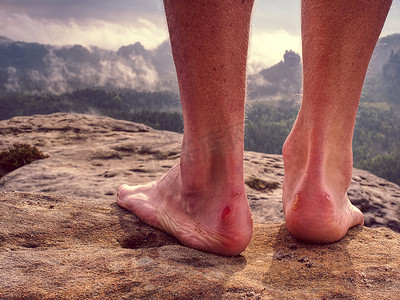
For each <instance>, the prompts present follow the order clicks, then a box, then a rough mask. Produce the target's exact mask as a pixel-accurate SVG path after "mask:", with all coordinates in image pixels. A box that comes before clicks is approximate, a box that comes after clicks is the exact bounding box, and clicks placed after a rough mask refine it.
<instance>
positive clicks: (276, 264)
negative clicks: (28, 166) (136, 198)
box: [0, 192, 400, 299]
mask: <svg viewBox="0 0 400 300" xmlns="http://www.w3.org/2000/svg"><path fill="white" fill-rule="evenodd" d="M399 248H400V234H398V233H395V232H393V231H391V230H389V229H385V228H380V229H371V228H361V227H357V228H354V229H352V230H351V231H350V232H349V234H348V235H347V236H346V237H345V238H343V239H342V240H341V241H339V242H337V243H334V244H330V245H324V246H323V245H314V244H304V243H300V242H298V241H296V240H295V239H294V238H293V237H292V236H291V235H290V234H289V232H288V231H287V229H286V227H285V225H284V223H276V222H275V223H265V224H256V225H255V233H254V237H253V239H252V241H251V243H250V245H249V247H248V248H247V249H246V251H244V252H243V253H242V255H240V256H237V257H228V258H227V257H220V256H217V255H214V254H209V253H203V252H200V251H197V250H193V249H188V248H186V247H184V246H182V245H180V243H179V242H178V241H177V240H175V239H174V238H172V237H171V236H169V235H167V234H164V233H163V232H160V231H158V230H156V229H153V228H151V227H149V226H147V225H145V224H143V223H142V222H140V221H139V220H138V219H137V218H136V217H135V216H134V215H133V214H131V213H129V212H127V211H125V210H123V209H121V208H119V207H118V206H117V205H116V204H115V201H113V199H111V198H107V197H104V198H86V197H70V196H55V195H49V194H31V193H21V192H14V193H5V192H2V193H0V298H1V299H90V298H92V299H300V298H302V299H373V298H376V297H379V298H381V299H398V295H399V293H400V253H399V251H396V250H397V249H399Z"/></svg>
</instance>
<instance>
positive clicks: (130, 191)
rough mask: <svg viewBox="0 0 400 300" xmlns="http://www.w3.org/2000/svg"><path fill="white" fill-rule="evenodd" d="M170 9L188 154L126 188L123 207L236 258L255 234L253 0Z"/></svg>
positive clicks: (212, 0)
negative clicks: (251, 197)
mask: <svg viewBox="0 0 400 300" xmlns="http://www.w3.org/2000/svg"><path fill="white" fill-rule="evenodd" d="M164 6H165V12H166V16H167V23H168V29H169V34H170V39H171V44H172V52H173V56H174V61H175V66H176V71H177V75H178V81H179V88H180V94H181V101H182V109H183V115H184V126H185V133H184V137H183V144H182V153H181V159H180V163H179V164H178V165H176V166H175V167H174V168H172V169H171V170H170V171H169V172H168V173H167V174H166V175H164V177H162V178H161V179H160V180H159V181H158V182H155V183H152V184H149V185H147V186H136V187H130V186H127V185H123V186H121V187H120V188H119V195H118V204H119V205H121V206H122V207H124V208H126V209H128V210H130V211H132V212H133V213H135V214H136V215H137V216H138V217H139V218H140V219H141V220H143V221H144V222H146V223H148V224H150V225H152V226H154V227H157V228H159V229H161V230H163V231H166V232H168V233H170V234H172V235H174V236H175V237H177V238H178V239H179V240H180V241H181V242H182V243H183V244H185V245H187V246H189V247H193V248H197V249H200V250H204V251H209V252H214V253H217V254H222V255H236V254H238V253H240V252H241V251H243V250H244V249H245V248H246V246H247V245H248V243H249V241H250V238H251V235H252V218H251V213H250V209H249V206H248V202H247V197H246V194H245V190H244V180H243V126H244V125H243V123H244V100H245V82H246V59H247V49H248V39H249V27H250V16H251V10H252V6H253V1H252V0H251V1H248V0H246V1H238V0H227V1H220V0H185V1H181V0H165V1H164Z"/></svg>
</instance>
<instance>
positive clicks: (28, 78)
mask: <svg viewBox="0 0 400 300" xmlns="http://www.w3.org/2000/svg"><path fill="white" fill-rule="evenodd" d="M398 56H400V34H393V35H390V36H386V37H383V38H381V39H380V40H379V43H378V45H377V47H376V49H375V51H374V54H373V59H372V60H371V63H370V67H369V71H368V74H367V80H366V82H367V83H368V84H369V85H370V86H372V87H373V88H374V89H379V88H380V85H381V84H376V83H370V82H371V80H374V79H376V78H381V77H382V76H385V80H386V79H387V78H388V77H390V78H391V80H389V81H388V82H389V83H390V84H392V85H393V84H395V85H396V83H398V82H399V80H398V78H399V76H398V75H395V74H398V72H399V71H398V68H399V67H398V66H399V63H398V61H399V60H398V58H397V57H398ZM396 70H397V71H396ZM396 72H397V73H396ZM393 76H394V77H393ZM92 87H102V88H110V87H112V88H128V89H135V90H139V91H143V90H147V91H169V92H175V93H178V87H177V80H176V75H175V68H174V63H173V60H172V55H171V48H170V43H169V42H168V41H165V42H164V43H162V44H161V45H160V46H159V47H157V48H156V49H153V50H147V49H146V48H144V47H143V45H142V44H140V43H135V44H131V45H126V46H122V47H120V48H119V49H118V50H117V51H111V50H105V49H101V48H98V47H88V48H87V47H83V46H81V45H72V46H71V45H70V46H62V47H60V46H52V45H43V44H38V43H26V42H18V41H12V40H10V39H8V38H7V37H2V36H0V92H28V93H29V92H34V93H51V94H62V93H66V92H72V91H74V90H77V89H85V88H92ZM248 90H249V98H250V99H265V98H269V99H273V98H280V97H281V96H282V95H283V96H284V97H286V98H289V99H294V98H297V97H296V96H295V95H297V94H299V93H300V92H301V58H300V56H299V55H298V54H296V53H295V52H293V51H291V50H289V51H286V52H285V54H284V56H283V60H282V61H281V62H279V63H277V64H276V65H274V66H272V67H270V68H266V69H263V70H261V71H260V72H259V73H257V74H250V75H249V76H248ZM396 91H397V90H396ZM373 94H374V93H372V94H371V95H373Z"/></svg>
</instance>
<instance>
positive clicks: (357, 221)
mask: <svg viewBox="0 0 400 300" xmlns="http://www.w3.org/2000/svg"><path fill="white" fill-rule="evenodd" d="M357 225H364V215H363V213H362V212H361V211H360V210H359V209H358V208H357V207H355V206H354V205H352V206H351V214H350V226H349V227H353V226H357Z"/></svg>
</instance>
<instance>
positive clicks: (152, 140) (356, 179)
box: [0, 113, 400, 232]
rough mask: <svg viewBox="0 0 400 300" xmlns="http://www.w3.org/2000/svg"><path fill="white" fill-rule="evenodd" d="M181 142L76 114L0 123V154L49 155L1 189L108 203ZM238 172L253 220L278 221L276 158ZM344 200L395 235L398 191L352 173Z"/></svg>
mask: <svg viewBox="0 0 400 300" xmlns="http://www.w3.org/2000/svg"><path fill="white" fill-rule="evenodd" d="M216 136H218V135H216ZM181 139H182V135H181V134H178V133H174V132H167V131H157V130H154V129H151V128H150V127H147V126H144V125H141V124H135V123H131V122H126V121H121V120H115V119H111V118H106V117H98V116H90V115H81V114H66V113H58V114H52V115H36V116H31V117H15V118H13V119H10V120H5V121H0V151H1V150H5V149H7V147H8V146H10V145H12V144H13V143H14V142H25V143H29V144H31V145H35V146H37V147H38V148H39V149H41V150H42V151H43V152H44V153H47V154H49V155H50V158H48V159H44V160H39V161H35V162H33V163H32V164H30V165H26V166H24V167H22V168H20V169H17V170H15V171H13V172H11V173H9V174H8V175H6V176H5V177H3V178H2V179H1V180H0V191H24V192H39V193H41V192H45V193H56V194H58V195H74V196H83V197H91V198H100V199H115V197H116V189H117V187H118V186H119V185H120V184H121V183H128V184H140V183H147V182H149V181H152V180H156V179H157V178H159V177H160V176H161V175H162V174H164V173H165V172H166V171H167V170H168V169H169V168H171V167H172V166H173V165H175V164H176V163H177V162H178V160H179V153H180V143H181ZM244 167H245V181H246V193H247V196H248V199H249V203H250V207H251V209H252V212H253V218H254V220H255V222H266V221H278V222H282V221H283V214H282V205H281V197H282V181H283V163H282V157H281V156H280V155H269V154H262V153H256V152H245V155H244ZM349 198H350V200H351V201H352V202H353V203H354V204H355V205H356V206H358V207H359V208H360V209H361V211H362V212H364V216H365V224H366V226H369V227H380V226H385V227H388V228H391V229H393V230H395V231H397V232H400V187H399V186H398V185H396V184H394V183H391V182H388V181H386V180H384V179H382V178H379V177H377V176H374V175H373V174H371V173H369V172H367V171H363V170H358V169H354V171H353V179H352V183H351V187H350V190H349Z"/></svg>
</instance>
